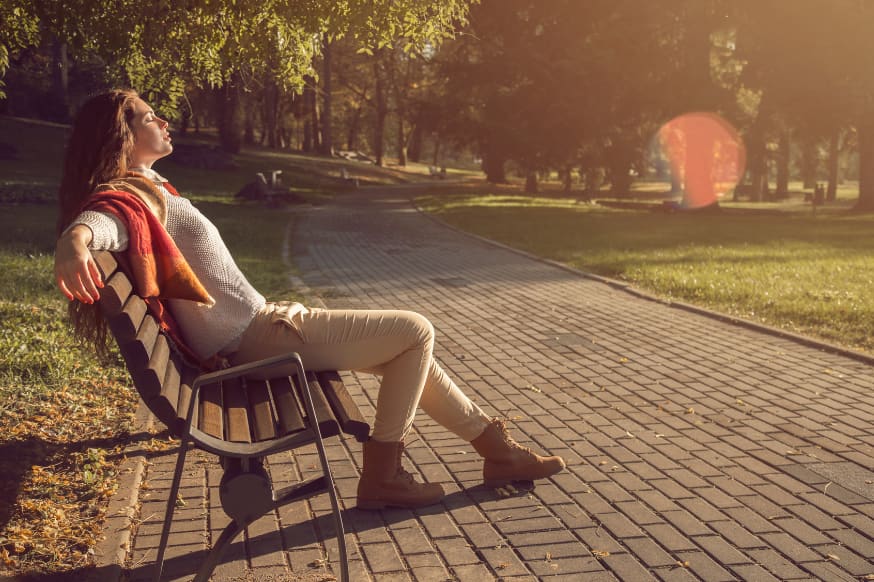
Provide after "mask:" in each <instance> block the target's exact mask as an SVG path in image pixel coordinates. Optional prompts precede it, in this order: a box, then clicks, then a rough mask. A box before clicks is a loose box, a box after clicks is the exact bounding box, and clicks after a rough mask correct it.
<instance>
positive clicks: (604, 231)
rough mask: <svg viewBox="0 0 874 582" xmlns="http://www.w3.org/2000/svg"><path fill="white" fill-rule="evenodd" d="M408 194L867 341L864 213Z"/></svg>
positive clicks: (445, 211) (598, 269)
mask: <svg viewBox="0 0 874 582" xmlns="http://www.w3.org/2000/svg"><path fill="white" fill-rule="evenodd" d="M419 203H420V204H421V205H422V206H423V207H424V208H425V209H427V210H428V211H430V212H434V213H435V214H437V215H439V216H440V217H441V218H443V219H444V220H447V221H448V222H450V223H452V224H454V225H456V226H458V227H460V228H462V229H464V230H468V231H471V232H474V233H476V234H479V235H482V236H485V237H488V238H492V239H495V240H498V241H501V242H503V243H506V244H508V245H511V246H514V247H517V248H520V249H524V250H526V251H529V252H532V253H535V254H537V255H539V256H543V257H547V258H551V259H555V260H558V261H562V262H564V263H567V264H569V265H572V266H574V267H577V268H579V269H582V270H584V271H589V272H592V273H596V274H599V275H603V276H607V277H613V278H617V279H621V280H624V281H628V282H630V283H632V284H634V285H636V286H639V287H641V288H643V289H646V290H649V291H651V292H653V293H655V294H657V295H660V296H662V297H664V298H666V299H670V300H675V301H686V302H690V303H693V304H697V305H701V306H704V307H708V308H712V309H715V310H718V311H720V312H723V313H727V314H731V315H735V316H739V317H743V318H747V319H751V320H755V321H760V322H763V323H766V324H769V325H774V326H778V327H781V328H784V329H787V330H789V331H793V332H796V333H802V334H808V335H812V336H816V337H819V338H822V339H825V340H828V341H830V342H834V343H838V344H842V345H845V346H847V347H851V348H858V349H862V350H866V351H869V352H870V351H874V337H872V336H871V334H870V322H871V321H874V295H872V294H871V293H870V289H871V285H872V284H874V261H872V259H871V250H870V249H871V248H874V216H872V215H859V214H850V213H846V212H837V211H829V212H826V213H823V212H820V213H817V214H814V213H813V212H811V211H810V208H809V206H808V207H806V208H803V209H801V210H799V211H794V212H792V211H786V210H785V209H782V210H781V211H779V212H776V211H775V212H761V211H760V209H756V211H754V212H746V211H744V210H742V209H728V210H726V211H725V212H720V213H713V214H710V213H698V214H696V213H674V214H668V213H663V212H651V211H640V210H616V209H607V208H603V207H600V206H598V205H594V204H579V203H576V201H574V200H572V199H570V200H567V199H566V200H556V199H554V198H536V197H524V196H520V197H514V196H446V197H428V198H422V199H420V200H419Z"/></svg>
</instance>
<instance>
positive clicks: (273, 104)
mask: <svg viewBox="0 0 874 582" xmlns="http://www.w3.org/2000/svg"><path fill="white" fill-rule="evenodd" d="M263 111H264V134H265V136H266V139H267V145H268V147H271V148H274V149H276V148H279V147H281V144H280V139H279V87H278V86H277V85H276V83H275V82H274V81H273V80H272V79H268V80H267V83H266V84H265V86H264V105H263Z"/></svg>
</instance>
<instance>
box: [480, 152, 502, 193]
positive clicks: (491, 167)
mask: <svg viewBox="0 0 874 582" xmlns="http://www.w3.org/2000/svg"><path fill="white" fill-rule="evenodd" d="M506 162H507V158H506V157H505V156H504V155H503V154H501V153H500V152H498V151H497V148H495V147H494V146H492V147H489V146H488V145H487V146H486V148H485V151H484V152H483V165H482V167H483V172H485V174H486V180H488V181H489V182H491V183H492V184H506V183H507V174H506V173H505V171H504V166H505V164H506Z"/></svg>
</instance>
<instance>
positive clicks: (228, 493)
mask: <svg viewBox="0 0 874 582" xmlns="http://www.w3.org/2000/svg"><path fill="white" fill-rule="evenodd" d="M94 258H95V260H96V262H97V264H98V266H99V267H100V271H101V273H102V274H103V280H104V282H105V287H104V288H103V289H102V290H101V293H100V301H99V305H100V309H101V311H102V313H103V315H104V317H105V318H106V320H107V322H108V324H109V328H110V330H111V332H112V335H113V336H114V337H115V340H116V343H117V344H118V347H119V350H120V352H121V354H122V357H123V358H124V361H125V363H126V365H127V369H128V372H130V376H131V379H132V380H133V382H134V386H135V387H136V389H137V392H139V395H140V398H142V400H143V402H144V403H145V404H146V406H147V407H148V408H149V410H151V411H152V413H154V415H155V416H156V417H157V418H158V420H160V421H161V422H162V423H164V424H165V425H166V426H167V428H168V429H170V432H171V433H173V434H174V435H178V436H179V437H180V439H181V442H180V445H179V455H178V457H177V462H176V470H175V473H174V475H173V483H172V486H171V489H170V497H169V498H168V500H167V510H166V513H165V517H164V526H163V529H162V532H161V541H160V545H159V547H158V557H157V561H156V569H157V572H156V574H155V580H156V581H158V580H159V579H160V577H161V570H162V568H163V559H164V551H165V549H166V546H167V540H168V537H169V533H170V524H171V522H172V519H173V510H174V508H175V505H176V498H177V494H178V492H179V483H180V480H181V477H182V470H183V467H184V464H185V455H186V452H187V450H188V444H189V442H191V443H194V445H195V446H197V447H199V448H201V449H203V450H206V451H209V452H211V453H214V454H216V455H218V456H219V460H220V462H221V464H222V467H223V468H224V475H223V477H222V480H221V486H220V488H219V493H220V498H221V505H222V508H223V509H224V511H225V513H227V514H228V516H229V517H231V519H232V521H231V523H230V524H229V525H228V526H227V527H226V528H225V530H224V531H223V532H222V534H221V536H219V538H218V540H217V541H216V542H215V543H214V544H213V548H212V550H211V551H210V553H209V555H208V556H207V558H206V560H205V561H204V562H203V564H202V565H201V567H200V569H199V571H198V572H197V575H196V577H195V578H194V580H195V581H197V582H206V580H208V579H209V577H210V575H211V574H212V571H213V570H214V569H215V567H216V565H218V563H219V560H220V558H221V554H222V552H223V551H224V549H225V548H226V547H227V546H228V544H230V542H231V541H232V540H233V539H234V538H235V537H236V536H237V535H238V534H239V533H240V532H241V531H242V530H243V529H245V528H246V527H247V526H248V525H249V524H250V523H252V522H254V521H255V520H256V519H258V518H259V517H261V516H263V515H265V514H267V513H269V512H271V511H272V510H273V509H274V508H276V507H279V506H282V505H285V504H287V503H290V502H292V501H296V500H299V499H305V498H308V497H311V496H313V495H316V494H318V493H322V492H325V491H327V492H328V495H329V496H330V498H331V505H332V507H333V510H334V520H335V522H336V525H337V540H338V545H339V549H340V567H341V579H342V580H348V560H347V556H346V545H345V540H344V533H343V522H342V520H341V517H340V510H339V503H338V500H337V496H336V492H335V489H334V484H333V478H332V476H331V469H330V467H329V465H328V460H327V456H326V454H325V449H324V444H323V443H322V439H323V438H326V437H330V436H335V435H338V434H340V432H345V433H347V434H350V435H352V436H354V437H355V438H356V439H358V440H359V441H361V442H364V441H366V440H367V439H368V438H369V435H370V425H369V424H368V423H367V422H366V421H365V420H364V417H363V416H362V414H361V411H360V410H359V409H358V406H357V405H356V404H355V402H354V401H353V400H352V398H351V396H350V395H349V393H348V391H347V390H346V387H345V386H344V385H343V382H342V380H341V379H340V376H339V375H338V374H337V373H336V372H330V371H329V372H316V373H313V372H306V371H305V370H304V367H303V363H302V362H301V359H300V357H299V356H298V355H297V354H296V353H289V354H286V355H283V356H277V357H273V358H268V359H265V360H261V361H258V362H253V363H250V364H244V365H241V366H235V367H232V368H228V369H226V370H219V371H217V372H208V373H204V372H203V371H202V370H200V369H199V368H197V367H195V366H193V365H190V364H188V363H186V362H185V361H183V359H182V357H181V356H180V355H179V354H177V353H175V352H174V351H173V350H172V349H171V344H170V342H169V341H168V339H167V337H166V336H165V335H164V333H163V332H161V331H160V329H159V326H158V323H157V321H156V320H155V318H154V317H153V316H152V315H151V314H150V313H147V307H146V303H145V301H143V299H142V298H141V297H139V296H138V295H136V294H135V293H134V292H133V288H132V285H131V282H130V279H129V278H128V277H127V275H126V274H125V273H124V271H123V270H121V268H120V267H119V265H118V263H117V262H116V260H115V258H114V256H113V255H112V254H111V253H109V252H105V251H100V252H95V253H94ZM280 366H281V367H283V368H284V369H285V370H288V369H292V370H293V373H292V374H290V375H285V374H281V375H276V376H273V377H269V378H267V379H266V380H260V379H252V378H251V377H249V376H250V375H253V374H254V373H256V372H258V374H257V376H258V377H259V378H260V377H263V376H264V374H265V372H267V371H269V370H270V369H271V368H272V369H276V368H278V367H280ZM313 419H317V420H318V422H313ZM309 443H315V444H316V448H317V449H318V453H319V459H320V461H321V465H322V473H323V474H322V476H320V477H316V478H314V479H310V480H307V481H303V482H301V483H298V484H296V485H293V486H291V487H286V488H284V489H281V490H278V491H276V490H274V489H273V484H272V482H271V480H270V477H269V475H268V474H267V472H266V470H265V469H264V467H263V465H262V460H263V458H264V457H266V456H267V455H271V454H275V453H279V452H282V451H287V450H291V449H295V448H298V447H301V446H304V445H307V444H309Z"/></svg>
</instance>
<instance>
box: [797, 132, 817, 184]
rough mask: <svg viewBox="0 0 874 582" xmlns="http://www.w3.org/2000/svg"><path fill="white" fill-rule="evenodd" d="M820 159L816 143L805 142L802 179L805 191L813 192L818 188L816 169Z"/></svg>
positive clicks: (802, 151)
mask: <svg viewBox="0 0 874 582" xmlns="http://www.w3.org/2000/svg"><path fill="white" fill-rule="evenodd" d="M818 165H819V159H818V156H817V151H816V142H815V141H813V140H809V141H807V142H805V144H804V147H803V149H802V150H801V179H802V180H803V181H804V189H805V190H813V189H814V188H815V187H816V169H817V166H818Z"/></svg>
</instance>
